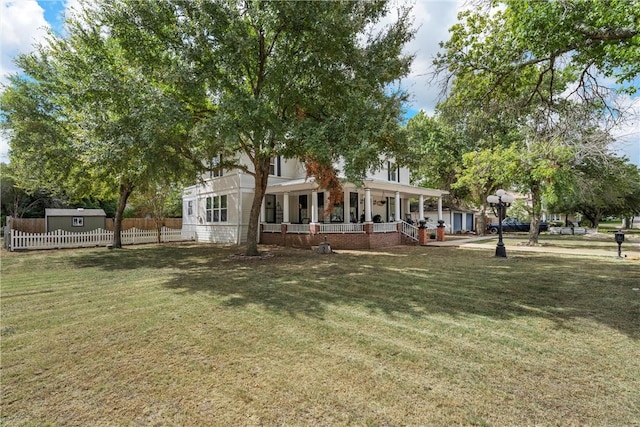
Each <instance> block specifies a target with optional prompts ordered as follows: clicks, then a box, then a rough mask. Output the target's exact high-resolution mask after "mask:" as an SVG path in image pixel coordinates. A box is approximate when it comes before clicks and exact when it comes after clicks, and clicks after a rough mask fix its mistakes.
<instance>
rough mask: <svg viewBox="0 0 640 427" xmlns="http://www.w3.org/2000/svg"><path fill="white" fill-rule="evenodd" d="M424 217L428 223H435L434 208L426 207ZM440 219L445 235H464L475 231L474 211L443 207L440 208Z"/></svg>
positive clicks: (435, 214) (435, 212) (432, 206)
mask: <svg viewBox="0 0 640 427" xmlns="http://www.w3.org/2000/svg"><path fill="white" fill-rule="evenodd" d="M425 215H426V216H427V218H428V219H427V220H428V221H435V219H436V218H437V215H438V211H437V208H436V206H434V205H431V206H427V207H426V211H425ZM442 219H443V220H444V223H445V225H446V227H447V228H446V230H447V233H451V234H464V233H470V232H472V231H476V211H473V210H470V209H463V208H458V207H446V206H445V207H443V208H442Z"/></svg>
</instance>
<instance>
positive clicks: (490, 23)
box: [435, 0, 640, 102]
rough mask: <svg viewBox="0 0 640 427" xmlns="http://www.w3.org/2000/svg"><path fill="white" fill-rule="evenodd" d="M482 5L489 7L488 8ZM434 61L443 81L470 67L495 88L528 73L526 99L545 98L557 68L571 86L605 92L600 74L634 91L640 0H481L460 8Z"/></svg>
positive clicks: (587, 94) (595, 94)
mask: <svg viewBox="0 0 640 427" xmlns="http://www.w3.org/2000/svg"><path fill="white" fill-rule="evenodd" d="M488 5H490V6H493V7H487V6H488ZM442 47H443V48H444V50H443V52H442V53H440V54H439V55H438V57H437V59H436V61H435V63H436V67H437V72H438V73H439V74H440V75H441V76H443V77H444V79H445V82H448V81H450V80H451V79H452V78H457V77H458V76H460V75H463V74H468V73H476V74H478V75H479V76H482V78H484V79H486V80H487V81H488V83H489V84H488V85H487V90H486V91H485V92H484V93H482V94H478V95H481V96H490V95H491V93H492V91H493V90H494V89H500V90H503V89H504V88H507V87H513V86H517V85H518V80H520V79H521V77H522V75H530V76H533V77H534V79H535V84H532V85H530V86H529V88H528V90H527V96H526V97H524V99H526V100H527V101H533V100H542V101H544V102H548V101H550V100H552V99H553V98H554V97H556V96H558V95H559V93H558V92H556V91H554V90H549V89H550V88H551V87H552V86H553V85H554V83H555V82H554V80H555V78H557V76H558V75H559V73H565V72H567V71H570V72H571V73H572V74H573V77H574V80H575V82H576V83H577V85H576V86H575V87H574V88H573V89H574V90H573V91H570V92H566V93H563V94H562V96H566V95H568V94H569V93H575V94H578V95H580V96H581V97H582V98H583V99H588V100H591V99H600V100H601V99H603V96H604V95H605V93H604V92H603V89H607V88H606V85H605V82H606V81H607V79H606V78H613V79H615V82H616V84H617V85H619V87H620V88H622V89H624V90H626V91H627V92H631V93H633V92H635V91H636V90H637V87H636V86H635V85H634V83H633V80H634V79H635V77H637V76H638V74H639V73H640V2H639V1H638V0H623V1H618V0H593V1H573V0H557V1H550V0H544V1H538V0H536V1H532V0H498V1H495V2H480V3H479V6H477V7H476V8H472V9H469V10H466V11H464V12H462V13H461V14H460V15H459V22H458V23H457V24H456V25H454V26H453V27H452V28H451V38H450V39H449V40H448V41H447V42H445V43H442Z"/></svg>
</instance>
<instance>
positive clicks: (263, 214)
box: [260, 194, 267, 222]
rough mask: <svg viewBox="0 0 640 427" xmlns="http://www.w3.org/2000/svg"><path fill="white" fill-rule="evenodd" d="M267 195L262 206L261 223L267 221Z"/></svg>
mask: <svg viewBox="0 0 640 427" xmlns="http://www.w3.org/2000/svg"><path fill="white" fill-rule="evenodd" d="M266 196H267V195H266V194H265V195H264V197H263V198H262V204H261V205H260V222H266V221H267V208H266V206H265V203H266V200H267V197H266Z"/></svg>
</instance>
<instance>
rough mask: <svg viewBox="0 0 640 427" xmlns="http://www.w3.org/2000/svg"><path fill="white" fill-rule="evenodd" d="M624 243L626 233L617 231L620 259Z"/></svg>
mask: <svg viewBox="0 0 640 427" xmlns="http://www.w3.org/2000/svg"><path fill="white" fill-rule="evenodd" d="M622 242H624V233H623V232H622V230H618V231H616V243H617V244H618V258H622Z"/></svg>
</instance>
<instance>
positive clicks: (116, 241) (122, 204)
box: [113, 178, 133, 249]
mask: <svg viewBox="0 0 640 427" xmlns="http://www.w3.org/2000/svg"><path fill="white" fill-rule="evenodd" d="M132 191H133V185H131V183H130V182H129V180H128V179H127V178H121V179H120V196H119V197H118V208H117V209H116V217H115V219H114V221H113V247H114V248H115V249H120V248H122V233H121V232H122V217H123V214H124V208H126V207H127V200H128V199H129V196H130V195H131V192H132Z"/></svg>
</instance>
